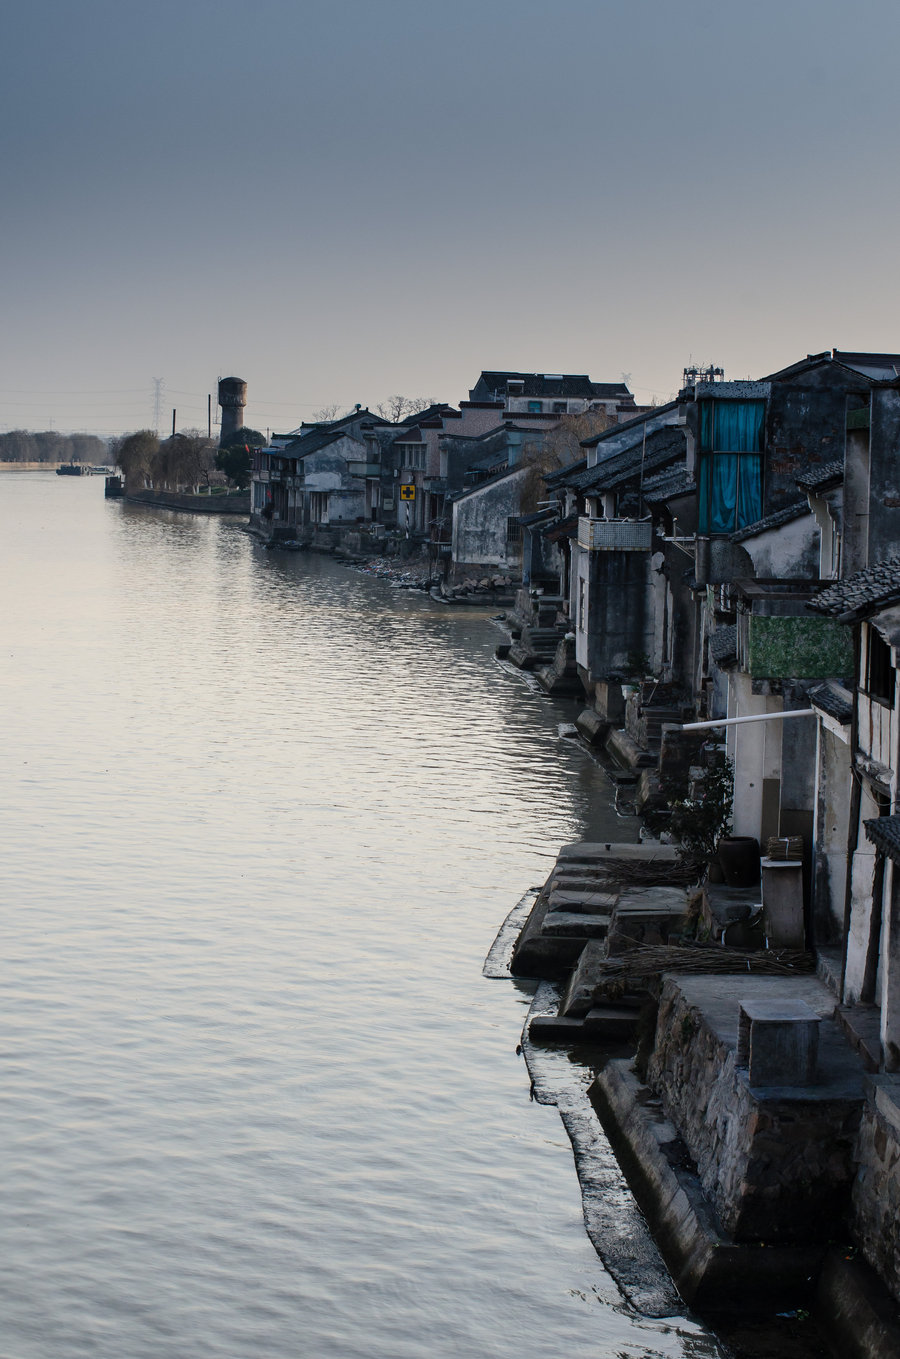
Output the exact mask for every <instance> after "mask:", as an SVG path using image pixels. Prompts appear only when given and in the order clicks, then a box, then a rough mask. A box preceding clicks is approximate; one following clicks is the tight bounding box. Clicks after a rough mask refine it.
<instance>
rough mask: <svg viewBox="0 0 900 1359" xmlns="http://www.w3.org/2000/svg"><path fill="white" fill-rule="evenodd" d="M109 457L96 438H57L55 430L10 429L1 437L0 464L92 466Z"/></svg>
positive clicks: (88, 436)
mask: <svg viewBox="0 0 900 1359" xmlns="http://www.w3.org/2000/svg"><path fill="white" fill-rule="evenodd" d="M108 456H109V454H108V451H107V445H106V441H105V439H98V438H97V436H96V434H60V433H59V431H58V430H55V429H46V430H40V431H36V432H32V431H30V430H27V429H11V430H9V432H8V433H6V434H0V462H16V463H26V462H30V463H42V462H46V463H57V462H84V463H92V464H93V463H105V462H106V460H107V457H108Z"/></svg>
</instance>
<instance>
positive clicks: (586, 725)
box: [575, 708, 609, 746]
mask: <svg viewBox="0 0 900 1359" xmlns="http://www.w3.org/2000/svg"><path fill="white" fill-rule="evenodd" d="M575 725H576V727H577V728H578V730H579V731H580V732H581V735H582V736H583V737H584V739H585V740H586V741H587V743H588V745H592V746H593V745H602V744H603V742H604V741H605V739H606V733H607V732H608V731H609V723H608V722H607V721H606V720H605V719H604V718H602V717H601V716H600V714H599V713H598V712H597V711H596V709H594V708H585V709H584V711H583V712H580V713H579V714H578V716H577V717H576V718H575Z"/></svg>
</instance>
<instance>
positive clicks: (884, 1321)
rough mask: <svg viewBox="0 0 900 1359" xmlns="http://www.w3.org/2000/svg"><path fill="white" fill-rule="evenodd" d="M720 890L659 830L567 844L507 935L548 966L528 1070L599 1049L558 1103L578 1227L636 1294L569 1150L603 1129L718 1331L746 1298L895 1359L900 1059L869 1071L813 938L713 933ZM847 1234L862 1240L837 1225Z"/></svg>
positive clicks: (529, 1034) (541, 974)
mask: <svg viewBox="0 0 900 1359" xmlns="http://www.w3.org/2000/svg"><path fill="white" fill-rule="evenodd" d="M717 893H718V895H717ZM733 895H734V893H733V892H732V894H731V896H733ZM726 898H727V900H726ZM738 905H739V906H740V907H741V909H743V907H744V905H745V903H743V902H740V903H738ZM734 909H736V908H735V903H734V902H733V901H732V900H731V897H729V896H728V892H727V891H724V889H718V888H711V887H709V886H707V885H706V884H702V885H698V884H697V882H696V873H695V872H693V871H692V870H690V869H689V868H688V867H686V866H685V865H682V864H681V863H680V862H679V861H678V859H677V856H676V852H675V850H674V849H673V848H672V847H671V846H667V845H662V844H658V843H655V842H644V843H642V844H639V845H634V844H628V845H617V844H590V843H583V844H573V845H567V846H564V847H563V849H562V850H561V851H560V854H559V856H558V858H557V861H556V864H555V866H554V868H553V871H552V872H551V874H550V876H549V878H548V879H547V881H546V883H545V884H544V885H543V887H542V888H540V889H539V890H537V891H536V895H535V897H534V900H533V904H532V905H531V907H530V909H529V911H528V914H527V918H526V919H525V920H524V921H523V922H520V921H519V920H517V923H520V925H521V927H520V928H518V929H517V936H516V938H515V941H514V943H513V942H511V944H510V955H511V958H510V972H511V974H512V975H513V976H526V977H533V978H538V979H542V980H541V982H540V986H539V988H538V998H537V999H536V1003H535V1006H534V1007H533V1010H532V1013H531V1015H530V1017H529V1021H528V1023H527V1025H526V1032H525V1035H524V1036H523V1048H524V1050H525V1054H526V1058H528V1059H529V1067H530V1069H531V1066H532V1065H533V1064H534V1063H535V1062H537V1058H535V1056H534V1054H535V1053H537V1052H539V1051H540V1049H541V1048H542V1047H546V1046H551V1047H552V1046H557V1047H558V1046H569V1047H571V1046H576V1047H577V1049H578V1053H579V1058H580V1060H581V1061H582V1063H587V1064H588V1068H589V1069H590V1068H593V1071H594V1073H595V1078H594V1080H593V1083H592V1084H590V1086H589V1089H588V1090H587V1092H586V1093H587V1096H588V1104H589V1106H590V1109H589V1112H588V1113H586V1112H585V1109H584V1108H582V1107H581V1106H579V1108H578V1114H577V1117H572V1118H570V1119H569V1120H568V1121H567V1120H566V1119H565V1117H564V1122H566V1126H567V1130H568V1131H569V1135H570V1137H571V1138H572V1141H573V1146H574V1148H575V1156H576V1165H577V1166H578V1172H579V1177H580V1178H581V1180H582V1188H583V1191H584V1194H585V1219H586V1222H588V1224H589V1231H590V1230H591V1228H590V1222H591V1220H592V1215H594V1217H593V1220H594V1225H595V1227H596V1225H597V1222H598V1221H600V1223H601V1228H602V1229H601V1230H600V1231H599V1233H598V1232H597V1231H591V1239H592V1240H593V1241H594V1244H595V1245H596V1247H597V1249H598V1252H599V1253H600V1255H601V1256H602V1258H603V1259H604V1263H605V1264H606V1265H607V1267H608V1269H609V1270H610V1273H611V1274H612V1275H613V1277H614V1278H616V1279H617V1281H618V1282H619V1283H620V1286H622V1287H623V1290H624V1291H625V1292H626V1295H627V1296H629V1297H630V1298H631V1299H632V1301H634V1302H635V1305H640V1304H639V1302H638V1301H637V1299H638V1298H640V1297H641V1296H642V1295H643V1294H645V1293H646V1295H647V1296H650V1295H651V1294H653V1293H654V1290H657V1291H658V1288H659V1279H658V1277H657V1274H656V1265H655V1264H654V1263H653V1256H652V1254H651V1253H647V1252H646V1251H644V1254H643V1255H642V1257H641V1258H642V1259H644V1260H645V1266H646V1270H647V1271H648V1273H647V1277H646V1278H645V1279H644V1280H643V1282H642V1280H641V1277H640V1272H641V1271H640V1269H638V1270H637V1271H636V1269H635V1264H634V1255H633V1254H632V1255H627V1252H625V1251H624V1249H623V1247H622V1243H621V1240H620V1238H619V1237H618V1236H617V1233H616V1230H615V1227H614V1226H613V1225H611V1224H610V1223H609V1222H607V1221H606V1219H605V1218H604V1215H603V1212H602V1204H601V1212H600V1219H597V1218H596V1211H597V1204H596V1202H594V1199H591V1198H590V1194H589V1187H588V1186H589V1183H590V1174H583V1172H582V1163H585V1164H588V1165H589V1164H590V1163H591V1161H592V1158H594V1159H595V1158H596V1154H597V1147H598V1146H599V1145H601V1144H602V1145H606V1146H611V1147H612V1148H613V1149H614V1150H615V1153H616V1156H617V1158H618V1161H619V1165H620V1166H621V1168H622V1170H623V1171H624V1173H625V1175H626V1177H627V1179H628V1182H629V1184H630V1186H631V1188H632V1191H633V1192H634V1194H635V1197H636V1199H637V1201H638V1203H639V1205H640V1207H641V1209H642V1210H643V1213H644V1215H645V1218H646V1221H647V1223H649V1226H650V1228H651V1229H652V1232H653V1235H654V1237H655V1240H656V1244H657V1246H658V1248H659V1250H660V1252H661V1254H662V1258H663V1259H664V1260H665V1262H666V1265H667V1266H668V1269H669V1270H670V1272H671V1276H672V1279H673V1280H674V1284H675V1286H676V1287H677V1289H678V1292H679V1294H680V1296H681V1297H682V1298H683V1299H684V1300H685V1301H686V1302H687V1303H689V1304H690V1305H692V1306H694V1307H696V1308H697V1309H698V1310H700V1311H701V1312H702V1313H704V1314H707V1315H709V1316H710V1317H712V1318H713V1319H714V1324H715V1325H716V1327H717V1329H723V1330H724V1331H726V1332H727V1331H728V1330H729V1327H730V1326H733V1324H734V1322H733V1319H734V1317H736V1316H738V1315H740V1316H741V1317H743V1318H745V1319H746V1317H748V1316H750V1315H752V1316H753V1317H755V1318H757V1320H756V1321H754V1323H753V1324H754V1325H758V1326H760V1327H762V1328H763V1329H765V1330H766V1334H767V1339H766V1342H765V1343H766V1344H769V1345H774V1346H775V1348H773V1349H772V1351H771V1352H772V1353H779V1354H781V1353H793V1352H794V1351H793V1350H792V1348H791V1342H790V1341H789V1339H787V1338H785V1337H787V1336H788V1331H786V1330H785V1329H784V1328H790V1326H794V1325H796V1323H797V1319H798V1318H801V1319H802V1318H803V1317H807V1316H809V1317H811V1320H810V1321H809V1323H808V1325H807V1334H808V1335H809V1334H811V1333H813V1332H815V1333H816V1334H818V1333H819V1332H818V1331H817V1330H816V1328H817V1327H820V1328H821V1334H822V1335H823V1336H824V1335H828V1336H829V1337H831V1339H832V1340H833V1341H834V1342H835V1344H836V1347H837V1348H836V1351H835V1352H836V1353H839V1354H840V1355H841V1359H845V1356H846V1357H847V1359H888V1356H893V1357H894V1359H896V1356H897V1355H898V1354H900V1309H898V1307H897V1305H896V1301H895V1298H893V1297H892V1296H891V1294H890V1292H889V1291H888V1289H887V1288H885V1286H884V1284H885V1283H887V1284H888V1285H889V1286H891V1287H892V1286H893V1285H894V1284H895V1283H896V1278H895V1277H894V1275H895V1274H896V1260H897V1244H898V1236H900V1228H898V1226H897V1217H896V1213H897V1205H898V1203H900V1181H898V1161H900V1156H898V1151H897V1148H898V1135H900V1114H898V1112H897V1110H898V1107H900V1101H898V1088H900V1077H885V1076H880V1077H879V1076H872V1075H870V1074H869V1073H867V1071H866V1070H865V1064H864V1053H862V1052H861V1051H860V1050H859V1045H858V1044H856V1045H854V1043H853V1042H851V1040H850V1038H849V1037H848V1034H847V1032H846V1031H845V1025H844V1024H843V1023H842V1022H841V1015H840V1013H839V1007H837V1004H836V1000H835V996H834V994H833V993H832V992H831V991H830V990H829V988H828V986H827V985H826V984H825V983H824V982H823V981H822V980H821V979H820V978H818V977H817V976H815V975H814V971H815V959H814V957H813V956H812V955H811V954H809V953H805V952H803V951H802V950H800V951H796V950H794V951H789V950H786V949H781V950H773V949H767V948H765V947H761V946H753V945H752V944H751V945H750V946H749V947H747V948H744V949H739V948H736V947H728V946H726V945H725V944H724V943H722V942H716V941H717V940H719V941H721V939H722V930H721V929H718V928H717V927H718V926H719V925H720V924H721V921H722V920H724V919H725V918H726V917H727V915H728V912H729V911H733V910H734ZM520 915H521V908H520ZM763 942H764V937H763V938H761V939H760V940H759V941H757V944H758V945H761V944H762V943H763ZM492 975H497V974H496V972H495V973H493V974H492ZM534 1079H535V1077H534V1073H532V1080H533V1081H534ZM553 1102H556V1103H559V1104H560V1110H561V1112H563V1103H564V1102H560V1100H554V1101H553ZM601 1127H602V1131H601ZM605 1139H608V1142H607V1141H606V1140H605ZM589 1200H590V1202H589ZM606 1217H608V1214H607V1215H606ZM851 1240H852V1241H854V1242H855V1243H858V1246H859V1249H860V1254H859V1255H857V1249H856V1246H853V1247H844V1248H843V1249H842V1248H840V1247H838V1246H835V1245H834V1244H833V1243H835V1242H837V1243H840V1242H848V1241H851ZM830 1243H831V1244H830ZM863 1256H865V1261H864V1260H863V1258H862V1257H863ZM626 1257H627V1258H626ZM866 1262H867V1263H866ZM873 1266H874V1268H873ZM876 1269H877V1271H878V1272H877V1274H876V1272H875V1270H876ZM892 1271H893V1273H892ZM879 1275H880V1278H879ZM776 1314H777V1316H776ZM729 1319H730V1320H729ZM742 1324H743V1323H742ZM773 1326H774V1328H775V1329H774V1332H772V1333H771V1334H770V1332H771V1328H772V1327H773ZM779 1328H781V1329H779ZM779 1335H781V1336H782V1339H783V1341H784V1349H783V1350H781V1349H779V1348H778V1345H779V1344H780V1343H781V1341H780V1340H779ZM773 1336H774V1339H773ZM822 1343H823V1350H822V1351H818V1350H817V1351H816V1352H817V1353H818V1352H824V1341H823V1342H822ZM807 1352H810V1351H807Z"/></svg>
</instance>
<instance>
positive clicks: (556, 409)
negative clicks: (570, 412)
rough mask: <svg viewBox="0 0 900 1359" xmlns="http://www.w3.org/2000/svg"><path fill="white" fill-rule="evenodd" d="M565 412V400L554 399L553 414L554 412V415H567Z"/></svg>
mask: <svg viewBox="0 0 900 1359" xmlns="http://www.w3.org/2000/svg"><path fill="white" fill-rule="evenodd" d="M565 413H566V403H565V401H554V403H553V414H554V415H565Z"/></svg>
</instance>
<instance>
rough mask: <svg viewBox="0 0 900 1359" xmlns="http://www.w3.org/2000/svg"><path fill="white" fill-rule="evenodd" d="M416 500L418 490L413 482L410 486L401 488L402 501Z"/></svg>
mask: <svg viewBox="0 0 900 1359" xmlns="http://www.w3.org/2000/svg"><path fill="white" fill-rule="evenodd" d="M415 498H416V488H415V486H414V485H413V484H412V483H411V482H410V483H409V484H408V485H406V486H401V487H400V499H401V500H415Z"/></svg>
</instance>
